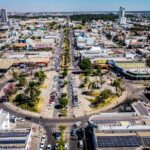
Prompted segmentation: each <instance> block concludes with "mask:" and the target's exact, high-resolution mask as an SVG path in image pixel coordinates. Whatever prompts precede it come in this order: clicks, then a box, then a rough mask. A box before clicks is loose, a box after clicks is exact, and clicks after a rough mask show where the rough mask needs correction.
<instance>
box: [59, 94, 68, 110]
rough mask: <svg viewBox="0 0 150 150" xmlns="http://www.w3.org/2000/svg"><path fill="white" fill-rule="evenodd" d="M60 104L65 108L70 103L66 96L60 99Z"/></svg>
mask: <svg viewBox="0 0 150 150" xmlns="http://www.w3.org/2000/svg"><path fill="white" fill-rule="evenodd" d="M60 105H61V106H62V107H63V108H64V107H66V106H67V105H68V99H67V98H65V97H63V98H61V100H60Z"/></svg>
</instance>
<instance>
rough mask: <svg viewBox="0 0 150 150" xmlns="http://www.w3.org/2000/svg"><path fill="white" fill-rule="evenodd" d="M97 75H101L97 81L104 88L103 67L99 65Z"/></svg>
mask: <svg viewBox="0 0 150 150" xmlns="http://www.w3.org/2000/svg"><path fill="white" fill-rule="evenodd" d="M96 76H98V77H99V81H98V80H97V82H99V83H100V85H101V88H102V85H103V74H102V70H101V67H98V68H97V70H96Z"/></svg>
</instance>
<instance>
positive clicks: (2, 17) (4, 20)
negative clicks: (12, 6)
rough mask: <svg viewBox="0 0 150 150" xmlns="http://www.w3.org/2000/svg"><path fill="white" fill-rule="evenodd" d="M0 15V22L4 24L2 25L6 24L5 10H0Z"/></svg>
mask: <svg viewBox="0 0 150 150" xmlns="http://www.w3.org/2000/svg"><path fill="white" fill-rule="evenodd" d="M0 15H1V21H2V22H4V23H6V22H8V16H7V9H1V10H0Z"/></svg>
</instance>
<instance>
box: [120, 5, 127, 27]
mask: <svg viewBox="0 0 150 150" xmlns="http://www.w3.org/2000/svg"><path fill="white" fill-rule="evenodd" d="M126 22H127V18H126V17H125V8H123V7H120V12H119V23H120V24H121V25H123V24H126Z"/></svg>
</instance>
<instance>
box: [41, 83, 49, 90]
mask: <svg viewBox="0 0 150 150" xmlns="http://www.w3.org/2000/svg"><path fill="white" fill-rule="evenodd" d="M47 87H48V85H47V84H41V85H40V88H42V89H47Z"/></svg>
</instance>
